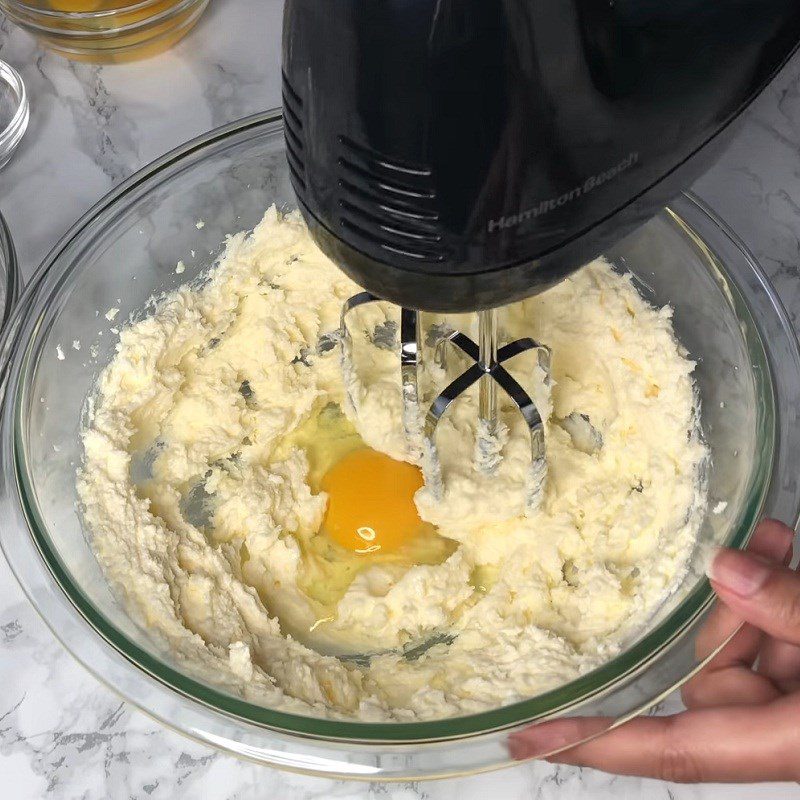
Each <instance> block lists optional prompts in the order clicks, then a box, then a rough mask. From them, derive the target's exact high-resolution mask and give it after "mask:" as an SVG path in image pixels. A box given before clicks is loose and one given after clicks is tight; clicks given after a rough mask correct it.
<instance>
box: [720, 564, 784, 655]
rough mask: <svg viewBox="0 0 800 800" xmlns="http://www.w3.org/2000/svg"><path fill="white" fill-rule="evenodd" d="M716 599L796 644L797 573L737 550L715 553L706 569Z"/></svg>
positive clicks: (744, 617)
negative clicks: (717, 597) (716, 596)
mask: <svg viewBox="0 0 800 800" xmlns="http://www.w3.org/2000/svg"><path fill="white" fill-rule="evenodd" d="M708 574H709V578H710V579H711V584H712V586H713V587H714V590H715V591H716V593H717V595H718V596H719V598H720V600H722V601H723V602H724V603H725V605H726V606H728V607H729V608H730V609H731V610H732V611H734V612H736V614H737V615H738V616H739V617H741V618H742V619H743V620H745V621H746V622H749V623H750V624H751V625H754V626H756V627H757V628H760V629H761V630H762V631H765V632H766V633H768V634H770V635H771V636H773V637H775V638H776V639H779V640H781V641H784V642H790V643H792V644H796V645H800V575H798V574H797V573H796V572H794V571H793V570H791V569H788V568H786V567H783V566H778V565H776V564H775V563H772V562H770V561H767V560H766V559H764V558H762V557H760V556H757V555H753V554H751V553H743V552H740V551H738V550H728V549H722V550H720V551H718V552H717V554H716V556H715V557H714V560H713V561H712V563H711V566H710V567H709V570H708Z"/></svg>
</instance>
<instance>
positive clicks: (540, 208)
mask: <svg viewBox="0 0 800 800" xmlns="http://www.w3.org/2000/svg"><path fill="white" fill-rule="evenodd" d="M638 160H639V154H638V153H630V154H629V155H627V156H626V157H625V158H623V159H622V161H620V162H619V164H616V165H615V166H613V167H611V169H607V170H606V171H605V172H601V173H600V174H598V175H591V176H590V177H588V178H587V179H586V180H585V181H584V182H583V183H582V184H581V185H580V186H576V187H575V188H574V189H572V190H571V191H569V192H564V194H562V195H560V196H559V197H554V198H552V199H551V200H542V201H541V202H540V203H539V204H538V205H536V206H534V207H533V208H527V209H525V211H520V212H519V214H511V215H510V216H507V217H500V218H499V219H490V220H489V225H488V227H489V233H495V232H496V231H503V230H505V229H506V228H513V227H515V226H516V225H521V224H522V223H523V222H527V221H528V220H531V219H536V218H537V217H541V216H542V215H543V214H547V213H549V212H550V211H555V210H556V209H557V208H561V207H562V206H565V205H566V204H567V203H571V202H572V201H573V200H577V199H578V198H579V197H583V195H585V194H588V193H589V192H591V191H592V190H593V189H596V188H597V187H598V186H602V185H603V184H604V183H608V181H610V180H612V179H613V178H616V177H617V175H620V174H621V173H623V172H625V171H626V170H628V169H630V168H631V167H632V166H633V165H634V164H635V163H636V162H637V161H638Z"/></svg>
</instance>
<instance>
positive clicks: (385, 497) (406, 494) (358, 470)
mask: <svg viewBox="0 0 800 800" xmlns="http://www.w3.org/2000/svg"><path fill="white" fill-rule="evenodd" d="M421 486H422V473H421V472H420V471H419V469H417V468H416V467H415V466H413V465H411V464H407V463H405V462H404V461H395V459H393V458H390V457H389V456H387V455H385V454H384V453H379V452H378V451H376V450H371V449H369V448H362V449H360V450H354V451H353V452H351V453H348V455H346V456H345V457H344V458H342V459H341V460H340V461H338V462H337V463H336V464H334V466H333V467H331V469H329V470H328V472H327V473H325V475H324V477H323V478H322V483H321V488H322V490H323V491H324V492H326V493H327V494H328V508H327V510H326V512H325V518H324V520H323V523H322V527H323V530H324V531H325V533H326V534H327V535H328V536H329V537H330V538H331V539H333V541H335V542H336V543H337V544H340V545H341V546H342V547H344V548H346V549H347V550H350V551H351V552H353V553H358V554H359V555H368V554H372V553H374V554H377V553H391V552H393V551H394V550H397V549H398V548H400V547H401V546H402V545H403V544H405V543H406V542H408V541H410V540H411V539H413V538H414V537H415V536H416V535H417V534H418V533H419V532H420V529H421V528H422V526H423V522H422V520H421V519H420V517H419V514H418V513H417V507H416V506H415V505H414V493H415V492H416V491H417V489H419V488H420V487H421Z"/></svg>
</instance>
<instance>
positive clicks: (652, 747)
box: [509, 520, 800, 783]
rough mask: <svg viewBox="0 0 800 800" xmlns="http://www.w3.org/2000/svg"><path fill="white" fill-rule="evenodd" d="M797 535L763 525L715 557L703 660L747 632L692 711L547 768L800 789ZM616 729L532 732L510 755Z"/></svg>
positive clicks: (519, 736) (707, 677)
mask: <svg viewBox="0 0 800 800" xmlns="http://www.w3.org/2000/svg"><path fill="white" fill-rule="evenodd" d="M793 535H794V531H792V530H791V528H788V527H787V526H786V525H783V524H782V523H780V522H776V521H774V520H765V521H764V522H762V523H761V524H760V525H759V526H758V529H757V530H756V533H755V534H754V536H753V540H752V542H751V543H750V546H749V548H748V551H747V552H746V553H742V552H740V551H736V550H728V549H723V550H720V551H719V552H718V553H717V554H716V556H715V558H714V561H713V563H712V565H711V568H710V569H709V576H710V578H711V585H712V586H713V587H714V591H715V592H716V593H717V595H718V597H719V599H720V600H721V602H720V603H718V604H717V606H716V607H715V608H714V610H713V611H712V613H711V615H710V616H709V619H708V620H707V622H706V623H705V625H704V627H703V629H702V630H701V631H700V633H699V635H698V639H697V644H696V648H697V655H698V657H699V658H703V657H705V656H707V655H708V654H709V653H712V652H713V651H714V650H716V649H717V647H719V645H720V644H721V643H722V642H723V641H725V639H726V638H727V637H728V636H730V635H731V633H732V632H733V631H734V630H736V628H737V626H738V625H739V624H740V623H741V622H742V621H745V622H746V623H747V624H745V625H744V626H743V627H742V629H741V630H740V631H739V632H738V633H737V634H736V635H735V636H734V637H733V639H732V640H731V641H730V642H728V644H727V645H726V646H725V647H724V648H723V649H722V650H721V651H720V652H719V653H718V654H717V655H716V656H715V657H714V658H713V659H712V661H711V662H710V663H709V664H708V665H706V666H705V667H704V668H703V669H702V670H701V671H700V672H699V673H698V674H697V675H696V676H695V677H693V678H692V679H691V680H690V681H688V682H687V683H686V684H685V685H684V687H683V690H682V696H683V701H684V703H685V705H686V707H687V709H688V710H687V711H684V712H682V713H680V714H676V715H674V716H669V717H638V718H636V719H633V720H631V721H630V722H627V723H625V724H624V725H621V726H620V727H618V728H615V729H614V730H611V731H608V732H607V733H605V734H602V735H599V736H597V738H595V739H593V740H591V741H588V742H586V743H585V744H581V745H577V746H576V747H573V748H570V749H569V750H565V751H563V752H561V753H558V754H556V755H554V756H552V757H550V758H548V759H547V760H548V761H551V762H554V763H559V764H575V765H580V766H588V767H595V768H597V769H602V770H605V771H606V772H614V773H618V774H622V775H640V776H645V777H652V778H661V779H662V780H667V781H678V782H683V783H697V782H701V781H715V782H716V781H719V782H736V781H742V782H744V781H798V780H800V575H798V574H797V573H795V572H794V571H792V570H791V569H789V568H788V567H787V566H786V565H788V564H789V562H790V561H791V554H792V538H793ZM756 660H757V661H758V663H757V664H756ZM609 721H610V720H608V719H600V718H583V719H581V718H572V719H563V720H554V721H552V722H545V723H542V724H540V725H535V726H531V727H530V728H526V729H525V730H523V731H520V732H518V733H514V734H512V735H511V736H510V737H509V750H510V752H511V755H512V757H513V758H516V759H523V758H530V757H532V756H535V755H537V754H540V753H547V752H552V751H553V750H555V749H557V748H558V747H559V746H563V745H564V744H566V743H567V742H571V741H579V740H581V739H585V738H586V737H588V736H591V735H592V734H598V733H601V732H602V731H603V730H605V729H606V728H607V726H608V724H609Z"/></svg>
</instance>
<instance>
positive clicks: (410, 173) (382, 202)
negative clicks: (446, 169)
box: [338, 136, 448, 262]
mask: <svg viewBox="0 0 800 800" xmlns="http://www.w3.org/2000/svg"><path fill="white" fill-rule="evenodd" d="M339 144H340V151H339V160H338V167H339V214H340V223H341V225H342V227H344V228H346V229H347V230H348V231H349V232H350V233H351V235H354V236H356V237H357V238H358V239H360V240H361V244H362V245H363V246H365V249H366V250H367V252H369V251H370V250H374V248H375V247H379V248H381V249H383V250H387V251H389V252H391V253H394V254H399V255H402V256H404V257H406V258H409V259H411V260H413V261H429V262H436V261H443V260H445V259H446V258H447V256H448V249H447V247H446V244H445V237H444V234H443V231H442V226H441V223H440V217H439V212H438V208H437V205H438V204H437V196H436V187H435V184H434V181H433V173H432V171H431V169H430V168H429V167H426V166H425V165H423V164H413V163H410V162H406V161H399V160H397V159H394V158H391V157H389V156H387V155H385V154H383V153H379V152H377V151H375V150H372V149H371V148H368V147H365V146H364V145H361V144H358V143H357V142H354V141H353V140H352V139H350V138H349V137H347V136H340V137H339Z"/></svg>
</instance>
